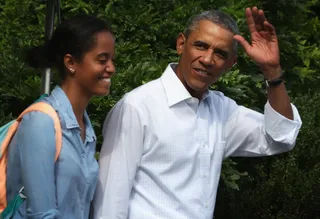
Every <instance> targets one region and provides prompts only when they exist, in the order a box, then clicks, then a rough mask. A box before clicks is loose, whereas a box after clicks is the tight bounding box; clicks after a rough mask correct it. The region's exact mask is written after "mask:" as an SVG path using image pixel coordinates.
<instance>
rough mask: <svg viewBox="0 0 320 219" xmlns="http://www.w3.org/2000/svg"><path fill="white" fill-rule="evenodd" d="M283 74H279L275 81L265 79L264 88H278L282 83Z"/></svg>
mask: <svg viewBox="0 0 320 219" xmlns="http://www.w3.org/2000/svg"><path fill="white" fill-rule="evenodd" d="M283 81H284V80H283V72H282V73H281V75H280V76H279V77H277V78H275V79H270V80H268V79H265V83H266V86H267V87H268V88H269V87H276V86H278V85H279V84H281V83H282V82H283Z"/></svg>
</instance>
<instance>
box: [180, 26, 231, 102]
mask: <svg viewBox="0 0 320 219" xmlns="http://www.w3.org/2000/svg"><path fill="white" fill-rule="evenodd" d="M176 46H177V52H178V54H179V55H181V57H180V61H179V64H178V67H177V70H176V73H177V76H178V77H179V79H180V80H181V82H182V83H183V84H184V86H185V87H186V88H187V90H188V91H189V92H190V94H191V95H192V96H194V97H197V98H201V97H202V95H203V93H204V92H205V91H206V90H207V89H208V87H209V86H210V85H212V84H213V83H214V82H216V81H217V80H218V79H219V77H220V76H221V75H222V73H223V72H225V71H226V70H227V69H229V68H231V67H232V65H233V64H234V63H235V61H236V56H235V54H234V53H233V51H232V48H233V33H232V32H230V31H229V30H227V29H224V28H222V27H221V26H219V25H217V24H214V23H212V22H211V21H207V20H203V21H200V22H199V24H198V27H197V28H196V29H195V30H193V31H192V32H191V33H190V34H189V36H188V38H187V39H186V38H185V36H184V35H183V34H180V35H179V37H178V39H177V45H176Z"/></svg>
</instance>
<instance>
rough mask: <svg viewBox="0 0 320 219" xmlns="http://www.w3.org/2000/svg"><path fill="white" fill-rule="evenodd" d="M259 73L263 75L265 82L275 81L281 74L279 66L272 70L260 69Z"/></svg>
mask: <svg viewBox="0 0 320 219" xmlns="http://www.w3.org/2000/svg"><path fill="white" fill-rule="evenodd" d="M261 71H262V73H263V76H264V78H265V80H273V79H277V78H279V77H280V76H282V74H283V71H282V69H281V66H276V67H272V68H261Z"/></svg>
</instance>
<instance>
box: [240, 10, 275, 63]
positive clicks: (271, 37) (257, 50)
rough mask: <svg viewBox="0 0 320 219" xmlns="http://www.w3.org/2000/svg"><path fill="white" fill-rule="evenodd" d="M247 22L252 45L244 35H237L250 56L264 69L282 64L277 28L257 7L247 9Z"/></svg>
mask: <svg viewBox="0 0 320 219" xmlns="http://www.w3.org/2000/svg"><path fill="white" fill-rule="evenodd" d="M246 17H247V24H248V28H249V31H250V34H251V45H250V44H249V43H248V41H246V40H245V39H244V38H243V37H242V36H240V35H235V36H234V39H235V40H237V41H238V42H239V43H240V44H241V45H242V46H243V48H244V50H245V52H246V53H247V54H248V56H249V57H250V58H251V59H252V60H253V61H254V62H255V63H256V64H257V65H258V66H260V68H262V69H274V68H277V67H278V66H280V55H279V46H278V39H277V35H276V31H275V28H274V27H273V26H272V25H271V24H270V23H269V22H268V21H267V19H266V18H265V16H264V12H263V11H262V10H258V8H257V7H253V8H252V10H251V9H250V8H247V9H246Z"/></svg>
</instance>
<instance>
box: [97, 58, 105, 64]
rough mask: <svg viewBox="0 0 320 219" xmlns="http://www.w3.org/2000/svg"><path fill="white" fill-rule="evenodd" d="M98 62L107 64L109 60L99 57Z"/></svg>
mask: <svg viewBox="0 0 320 219" xmlns="http://www.w3.org/2000/svg"><path fill="white" fill-rule="evenodd" d="M98 62H99V63H100V64H106V63H107V60H106V59H99V60H98Z"/></svg>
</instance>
